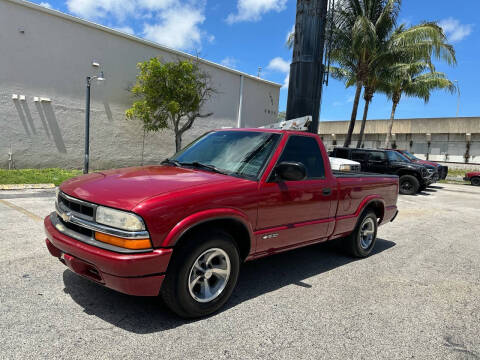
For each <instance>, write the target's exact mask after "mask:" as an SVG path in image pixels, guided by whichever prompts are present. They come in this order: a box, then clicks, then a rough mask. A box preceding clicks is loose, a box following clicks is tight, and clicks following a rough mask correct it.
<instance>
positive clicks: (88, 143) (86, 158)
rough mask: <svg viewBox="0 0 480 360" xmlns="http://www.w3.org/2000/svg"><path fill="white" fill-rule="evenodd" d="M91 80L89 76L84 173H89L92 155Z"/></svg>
mask: <svg viewBox="0 0 480 360" xmlns="http://www.w3.org/2000/svg"><path fill="white" fill-rule="evenodd" d="M90 82H91V77H90V76H87V94H86V103H85V158H84V161H83V173H84V174H88V161H89V156H90Z"/></svg>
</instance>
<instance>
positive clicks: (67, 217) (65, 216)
mask: <svg viewBox="0 0 480 360" xmlns="http://www.w3.org/2000/svg"><path fill="white" fill-rule="evenodd" d="M61 216H62V219H63V221H65V222H69V221H70V214H69V213H63V214H62V215H61Z"/></svg>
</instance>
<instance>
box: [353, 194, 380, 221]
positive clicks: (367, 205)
mask: <svg viewBox="0 0 480 360" xmlns="http://www.w3.org/2000/svg"><path fill="white" fill-rule="evenodd" d="M368 210H372V211H373V212H374V213H375V215H377V218H378V219H380V220H379V222H378V224H379V225H380V224H381V223H382V221H383V218H384V216H385V202H384V200H383V199H382V198H381V197H380V196H375V195H373V196H369V197H367V198H366V199H365V200H363V202H362V204H361V205H360V206H359V208H358V210H357V213H356V215H357V222H356V225H358V223H359V221H360V219H361V217H362V215H363V214H364V213H365V212H367V211H368ZM356 225H355V226H356Z"/></svg>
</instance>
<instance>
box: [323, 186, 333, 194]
mask: <svg viewBox="0 0 480 360" xmlns="http://www.w3.org/2000/svg"><path fill="white" fill-rule="evenodd" d="M331 193H332V189H330V188H324V189H322V195H323V196H328V195H330V194H331Z"/></svg>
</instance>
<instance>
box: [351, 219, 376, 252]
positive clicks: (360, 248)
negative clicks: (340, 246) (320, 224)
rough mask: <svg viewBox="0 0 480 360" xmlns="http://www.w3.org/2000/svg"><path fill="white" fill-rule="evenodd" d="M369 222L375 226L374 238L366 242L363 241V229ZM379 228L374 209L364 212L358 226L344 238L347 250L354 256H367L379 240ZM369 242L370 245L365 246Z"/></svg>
mask: <svg viewBox="0 0 480 360" xmlns="http://www.w3.org/2000/svg"><path fill="white" fill-rule="evenodd" d="M367 222H368V223H369V224H371V225H372V227H373V229H372V230H373V238H372V239H371V240H370V242H369V243H364V242H363V241H362V237H363V230H364V229H365V225H366V224H367ZM377 229H378V221H377V215H376V214H375V213H374V212H373V211H367V212H364V213H363V215H361V216H360V219H359V221H358V223H357V226H356V227H355V229H354V230H353V232H352V233H351V234H350V235H349V236H348V237H346V238H345V239H344V247H345V250H346V251H347V252H348V253H349V254H350V255H351V256H353V257H357V258H364V257H367V256H368V255H370V253H371V252H372V249H373V247H374V246H375V243H376V241H377ZM367 244H368V246H365V245H367Z"/></svg>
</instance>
